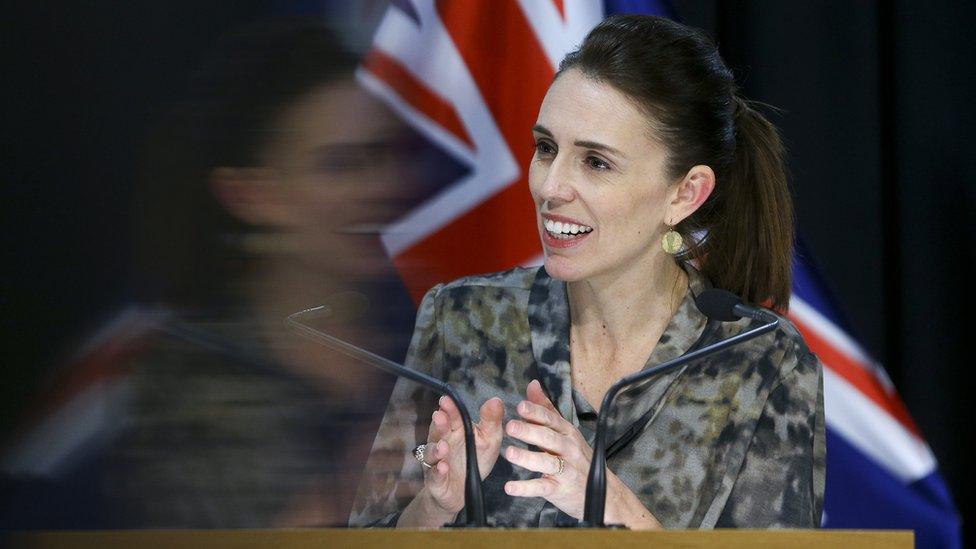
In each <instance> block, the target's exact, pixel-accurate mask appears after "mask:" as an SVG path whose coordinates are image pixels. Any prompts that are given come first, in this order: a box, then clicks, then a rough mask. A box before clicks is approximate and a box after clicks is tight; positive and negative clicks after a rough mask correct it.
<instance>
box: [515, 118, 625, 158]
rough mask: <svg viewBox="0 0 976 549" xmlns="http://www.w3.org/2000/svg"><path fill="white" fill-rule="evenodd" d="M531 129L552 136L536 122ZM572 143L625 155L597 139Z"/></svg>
mask: <svg viewBox="0 0 976 549" xmlns="http://www.w3.org/2000/svg"><path fill="white" fill-rule="evenodd" d="M532 131H533V132H535V133H541V134H542V135H544V136H546V137H552V132H551V131H549V130H548V129H547V128H546V127H545V126H543V125H542V124H536V125H535V126H532ZM573 145H576V146H577V147H583V148H586V149H593V150H597V151H604V152H608V153H610V154H613V155H616V156H621V157H623V156H625V155H624V154H623V153H622V152H620V151H619V150H617V149H615V148H613V147H611V146H610V145H605V144H603V143H600V142H597V141H580V140H577V141H574V142H573Z"/></svg>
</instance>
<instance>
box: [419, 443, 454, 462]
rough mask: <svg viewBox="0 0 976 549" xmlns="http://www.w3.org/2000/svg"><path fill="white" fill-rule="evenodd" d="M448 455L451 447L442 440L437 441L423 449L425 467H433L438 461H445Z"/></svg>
mask: <svg viewBox="0 0 976 549" xmlns="http://www.w3.org/2000/svg"><path fill="white" fill-rule="evenodd" d="M450 453H451V445H450V444H448V443H447V442H446V441H444V440H438V441H437V442H435V443H433V444H428V445H427V447H426V448H424V461H426V462H427V465H435V464H436V463H437V462H438V461H441V460H444V459H447V456H448V455H450Z"/></svg>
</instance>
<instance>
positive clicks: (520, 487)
mask: <svg viewBox="0 0 976 549" xmlns="http://www.w3.org/2000/svg"><path fill="white" fill-rule="evenodd" d="M557 486H558V483H557V482H556V480H555V479H553V478H552V477H542V478H534V479H530V480H510V481H508V482H506V483H505V493H506V494H508V495H510V496H518V497H523V498H544V497H548V496H551V495H552V494H553V493H554V492H555V491H556V488H557Z"/></svg>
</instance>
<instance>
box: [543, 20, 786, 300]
mask: <svg viewBox="0 0 976 549" xmlns="http://www.w3.org/2000/svg"><path fill="white" fill-rule="evenodd" d="M570 69H577V70H580V71H582V72H583V74H585V75H586V76H587V77H589V78H592V79H594V80H597V81H599V82H603V83H606V84H609V85H611V86H613V87H614V88H616V89H618V90H620V91H621V92H623V93H624V94H626V95H628V96H629V97H630V98H631V99H633V100H634V101H635V102H636V104H637V105H638V106H639V107H641V109H642V110H644V111H645V112H646V113H647V114H648V116H649V117H651V118H652V120H653V122H654V124H653V131H654V133H655V137H656V138H658V139H660V140H661V141H662V142H663V143H664V145H665V147H666V149H667V151H668V161H667V170H668V174H667V175H668V177H670V178H672V179H678V178H680V177H682V176H683V175H684V174H686V173H687V172H688V170H689V169H691V168H692V167H693V166H696V165H699V164H704V165H707V166H709V167H711V168H712V170H714V172H715V174H716V184H715V190H714V191H713V192H712V194H711V196H709V198H708V200H706V201H705V203H704V204H702V206H701V208H699V209H698V211H696V212H695V213H694V214H692V215H690V216H689V217H688V218H686V219H684V220H683V221H681V222H680V223H679V224H678V225H677V227H676V228H675V230H677V231H679V232H680V233H682V236H684V239H685V242H686V243H687V251H686V253H685V254H684V257H685V258H686V259H689V260H696V261H697V263H698V264H699V265H700V268H701V270H702V272H703V274H704V275H705V276H706V277H708V279H709V280H711V282H712V283H713V284H714V285H715V286H717V287H719V288H724V289H726V290H729V291H731V292H734V293H736V294H738V295H739V296H741V297H742V298H743V299H745V300H746V301H749V302H752V303H762V302H770V303H771V305H772V306H773V307H774V308H777V309H785V308H786V307H787V306H788V304H789V297H790V275H791V269H790V267H791V260H792V250H793V206H792V199H791V196H790V191H789V186H788V183H787V179H786V169H785V166H784V162H783V147H782V144H781V142H780V138H779V134H778V132H777V131H776V128H775V127H773V125H772V124H770V123H769V121H768V120H766V118H765V117H763V116H762V115H761V114H760V113H758V112H757V111H756V110H754V109H753V108H752V107H751V106H750V105H749V103H748V102H747V101H746V100H744V99H743V98H742V97H740V96H739V95H738V90H737V88H736V85H735V80H734V78H733V76H732V72H731V71H730V70H729V69H728V67H726V66H725V63H724V62H723V61H722V58H721V57H720V56H719V54H718V50H717V49H716V47H715V45H714V44H713V43H712V42H711V40H709V39H708V37H707V36H705V35H704V34H703V33H702V32H701V31H699V30H696V29H692V28H689V27H686V26H684V25H681V24H679V23H675V22H674V21H670V20H668V19H663V18H660V17H650V16H637V15H626V16H615V17H610V18H608V19H607V20H605V21H603V22H602V23H600V24H599V25H597V27H596V28H594V29H593V30H592V31H591V32H590V34H589V35H588V36H587V37H586V40H584V41H583V44H582V45H581V46H580V48H579V49H578V50H576V51H574V52H572V53H570V54H569V55H567V56H566V58H565V59H564V60H563V62H562V63H561V64H560V66H559V72H558V73H557V78H558V76H559V74H561V73H563V72H565V71H567V70H570Z"/></svg>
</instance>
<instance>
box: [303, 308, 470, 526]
mask: <svg viewBox="0 0 976 549" xmlns="http://www.w3.org/2000/svg"><path fill="white" fill-rule="evenodd" d="M331 314H332V309H330V308H329V307H327V306H325V305H320V306H318V307H312V308H310V309H305V310H302V311H298V312H297V313H293V314H291V315H288V318H286V319H285V322H286V323H287V324H289V325H290V326H291V327H292V328H293V329H294V330H295V331H296V332H298V333H299V334H301V335H303V336H305V337H307V338H309V339H312V340H314V341H317V342H319V343H322V344H323V345H325V346H326V347H329V348H331V349H333V350H336V351H339V352H340V353H342V354H344V355H346V356H349V357H352V358H355V359H357V360H361V361H363V362H365V363H367V364H370V365H372V366H374V367H376V368H379V369H380V370H383V371H384V372H388V373H391V374H393V375H395V376H399V377H405V378H407V379H409V380H410V381H413V382H416V383H419V384H421V385H423V386H425V387H427V388H428V389H431V390H433V391H434V392H436V393H438V394H441V395H445V396H447V397H448V398H450V399H451V400H453V401H454V405H455V406H457V408H458V411H459V412H460V413H461V422H462V423H463V424H464V451H465V455H466V456H467V459H466V461H467V473H466V474H465V477H464V509H465V513H466V521H465V526H468V527H478V528H485V527H486V526H487V522H486V520H485V498H484V495H483V494H482V491H481V472H480V471H479V470H478V454H477V452H476V451H475V447H474V430H473V427H472V423H471V414H470V413H469V412H468V408H467V406H465V405H464V402H462V401H461V397H460V395H458V393H457V391H456V390H455V389H454V388H453V387H451V386H450V385H448V384H446V383H444V382H443V381H441V380H439V379H437V378H435V377H431V376H429V375H427V374H424V373H422V372H418V371H416V370H411V369H410V368H407V367H406V366H403V365H402V364H397V363H396V362H393V361H392V360H389V359H386V358H383V357H381V356H379V355H377V354H375V353H371V352H369V351H367V350H365V349H362V348H360V347H357V346H355V345H353V344H351V343H348V342H346V341H343V340H341V339H339V338H337V337H335V336H331V335H329V334H327V333H325V332H322V331H319V330H316V329H315V328H312V327H311V326H309V325H308V324H306V323H304V322H302V320H303V319H305V318H317V317H322V316H329V315H331ZM446 526H452V525H446Z"/></svg>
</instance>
